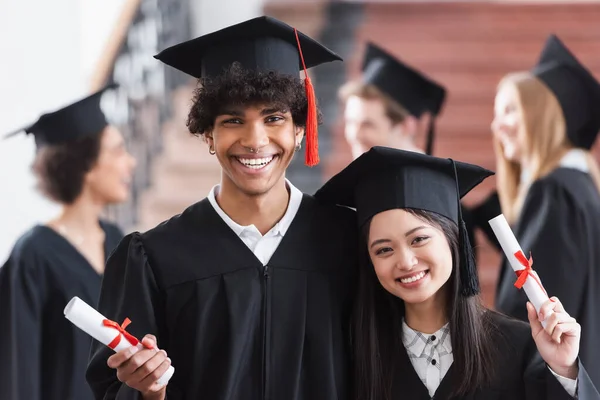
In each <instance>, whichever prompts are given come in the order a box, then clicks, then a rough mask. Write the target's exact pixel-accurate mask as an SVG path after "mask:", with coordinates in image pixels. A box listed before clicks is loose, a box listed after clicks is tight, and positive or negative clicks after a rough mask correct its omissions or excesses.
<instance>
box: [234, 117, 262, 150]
mask: <svg viewBox="0 0 600 400" xmlns="http://www.w3.org/2000/svg"><path fill="white" fill-rule="evenodd" d="M247 127H248V128H247V131H246V132H245V134H244V135H243V137H242V140H241V141H240V144H241V145H242V146H244V147H250V148H254V149H260V148H262V147H265V146H266V145H268V144H269V136H268V134H267V130H266V129H265V127H264V126H263V125H262V124H261V123H256V124H247Z"/></svg>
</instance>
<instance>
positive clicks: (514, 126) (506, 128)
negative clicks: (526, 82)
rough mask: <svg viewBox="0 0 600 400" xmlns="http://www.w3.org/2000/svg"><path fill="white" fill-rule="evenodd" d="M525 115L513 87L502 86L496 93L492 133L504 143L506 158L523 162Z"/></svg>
mask: <svg viewBox="0 0 600 400" xmlns="http://www.w3.org/2000/svg"><path fill="white" fill-rule="evenodd" d="M523 125H524V124H523V115H522V113H521V111H520V108H519V107H518V94H517V90H516V88H515V87H514V86H513V85H508V84H507V85H502V86H501V87H500V89H499V90H498V93H496V101H495V104H494V121H493V122H492V132H493V134H494V136H495V137H496V138H497V139H498V140H499V141H500V143H502V148H503V151H504V157H506V158H507V159H508V160H510V161H513V162H519V163H520V162H521V159H522V158H521V157H522V156H523V148H524V140H525V135H524V129H523Z"/></svg>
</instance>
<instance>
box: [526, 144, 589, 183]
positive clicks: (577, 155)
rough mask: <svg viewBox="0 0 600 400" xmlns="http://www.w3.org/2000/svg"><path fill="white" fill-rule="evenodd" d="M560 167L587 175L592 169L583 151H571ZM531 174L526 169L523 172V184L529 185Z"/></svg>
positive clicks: (561, 160) (561, 161) (562, 160)
mask: <svg viewBox="0 0 600 400" xmlns="http://www.w3.org/2000/svg"><path fill="white" fill-rule="evenodd" d="M558 166H559V167H562V168H571V169H576V170H578V171H581V172H585V173H587V174H589V173H590V167H589V166H588V163H587V159H586V157H585V151H584V150H582V149H571V150H569V151H568V152H567V153H566V154H565V155H564V156H563V157H562V158H561V159H560V161H559V163H558ZM529 180H530V174H529V171H528V170H526V169H524V168H523V169H522V170H521V184H529V183H531V182H529Z"/></svg>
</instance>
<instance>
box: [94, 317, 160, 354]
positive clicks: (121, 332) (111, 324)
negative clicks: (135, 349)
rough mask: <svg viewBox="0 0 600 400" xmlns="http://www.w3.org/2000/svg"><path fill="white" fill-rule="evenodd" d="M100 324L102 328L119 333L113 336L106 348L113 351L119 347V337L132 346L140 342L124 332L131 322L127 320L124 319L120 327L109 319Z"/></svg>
mask: <svg viewBox="0 0 600 400" xmlns="http://www.w3.org/2000/svg"><path fill="white" fill-rule="evenodd" d="M102 324H103V325H104V326H108V327H110V328H113V329H116V330H117V331H119V334H118V335H117V336H115V338H114V339H113V341H112V342H110V343H109V344H108V347H110V348H111V349H113V350H114V349H115V347H117V346H118V345H119V343H121V335H123V336H125V339H127V341H128V342H129V343H131V345H132V346H137V344H138V343H139V342H140V341H139V340H138V339H137V338H136V337H135V336H133V335H132V334H131V333H129V332H127V331H126V330H125V328H127V326H128V325H129V324H131V320H130V319H129V318H125V320H124V321H123V323H122V324H121V325H119V324H118V323H116V322H115V321H111V320H110V319H105V320H103V321H102ZM142 344H143V343H142ZM144 347H146V348H151V347H148V346H146V345H144Z"/></svg>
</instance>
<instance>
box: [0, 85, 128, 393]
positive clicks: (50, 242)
mask: <svg viewBox="0 0 600 400" xmlns="http://www.w3.org/2000/svg"><path fill="white" fill-rule="evenodd" d="M103 92H104V91H100V92H98V93H95V94H93V95H91V96H89V97H86V98H85V99H83V100H81V101H79V102H76V103H73V104H71V105H69V106H67V107H65V108H63V109H60V110H58V111H56V112H53V113H50V114H45V115H44V116H42V117H41V118H40V119H39V120H38V121H37V122H36V123H35V124H33V125H32V126H30V127H29V128H27V129H26V130H25V131H26V132H27V133H32V134H33V135H34V136H35V140H36V145H37V147H38V150H37V154H36V158H35V161H34V164H33V171H34V173H35V175H36V177H37V181H38V186H39V188H40V189H41V191H42V192H43V194H44V195H45V196H46V197H48V198H49V199H50V200H53V201H55V202H57V203H60V204H61V205H62V211H61V213H60V214H59V216H58V217H56V218H55V219H53V220H51V221H50V222H48V223H46V224H44V225H36V226H34V227H33V228H31V229H30V230H29V231H28V232H26V233H25V234H24V235H23V236H21V237H20V238H19V239H18V240H17V242H16V244H15V245H14V248H13V249H12V252H11V253H10V256H9V258H8V260H7V261H6V263H5V264H4V266H3V267H2V268H0V321H2V322H1V323H0V365H1V366H2V367H1V368H0V370H1V371H2V373H0V398H1V399H6V400H9V399H10V400H87V399H92V398H93V396H92V392H91V390H90V388H89V386H88V385H87V383H86V381H85V375H84V374H85V368H86V366H87V362H88V357H89V351H90V345H91V338H90V337H89V336H88V335H86V334H85V333H84V332H82V331H81V330H79V329H78V328H77V327H75V326H74V325H73V324H71V323H70V322H69V321H68V320H66V319H65V317H64V315H63V309H64V307H65V305H66V304H67V303H68V302H69V300H71V298H72V297H73V296H78V297H80V298H81V299H83V300H84V301H85V302H87V303H88V304H91V305H95V304H96V303H97V301H98V297H99V295H100V285H101V280H102V273H103V270H104V264H105V261H106V258H107V257H108V255H109V254H110V253H111V251H112V250H113V249H114V248H115V247H116V246H117V244H118V243H119V241H120V240H121V238H122V236H123V235H122V233H121V231H120V229H119V228H118V227H117V226H115V225H114V224H112V223H110V222H108V221H105V220H102V219H100V214H101V212H102V210H103V208H104V206H106V205H107V204H112V203H119V202H122V201H124V200H126V199H127V197H128V194H129V188H128V186H129V182H130V180H131V174H132V169H133V167H134V160H133V158H132V157H131V155H129V153H128V152H127V151H126V150H125V147H124V141H123V137H122V136H121V134H120V133H119V131H118V130H117V129H116V128H115V127H113V126H110V125H108V124H107V123H106V120H105V117H104V114H103V113H102V110H101V109H100V106H99V102H100V97H101V95H102V93H103Z"/></svg>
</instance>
